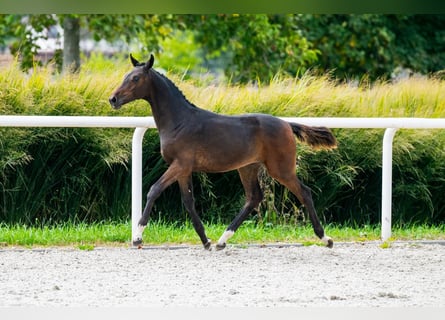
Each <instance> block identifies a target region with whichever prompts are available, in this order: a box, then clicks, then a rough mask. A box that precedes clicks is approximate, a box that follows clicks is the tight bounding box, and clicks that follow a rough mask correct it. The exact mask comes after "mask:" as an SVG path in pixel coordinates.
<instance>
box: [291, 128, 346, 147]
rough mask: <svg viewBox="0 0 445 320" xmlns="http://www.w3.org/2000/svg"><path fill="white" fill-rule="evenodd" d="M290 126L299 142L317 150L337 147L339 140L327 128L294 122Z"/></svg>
mask: <svg viewBox="0 0 445 320" xmlns="http://www.w3.org/2000/svg"><path fill="white" fill-rule="evenodd" d="M289 124H290V126H291V127H292V131H293V132H294V134H295V136H296V137H297V139H298V140H300V141H302V142H304V143H306V144H308V145H309V146H311V147H313V148H315V149H334V148H336V147H337V139H335V137H334V135H333V134H332V132H331V130H329V129H328V128H326V127H311V126H305V125H303V124H298V123H293V122H289Z"/></svg>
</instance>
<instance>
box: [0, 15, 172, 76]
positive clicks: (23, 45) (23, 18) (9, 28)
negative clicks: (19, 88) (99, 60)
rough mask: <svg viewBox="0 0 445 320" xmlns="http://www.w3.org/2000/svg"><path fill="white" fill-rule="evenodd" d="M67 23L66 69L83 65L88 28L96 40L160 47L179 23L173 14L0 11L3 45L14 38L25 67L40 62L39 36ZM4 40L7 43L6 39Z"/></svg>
mask: <svg viewBox="0 0 445 320" xmlns="http://www.w3.org/2000/svg"><path fill="white" fill-rule="evenodd" d="M56 24H60V25H61V26H62V27H63V31H64V32H63V36H64V48H63V66H64V69H67V70H69V71H75V70H77V69H78V68H79V66H80V49H79V41H80V37H79V32H80V30H81V29H84V30H86V31H88V32H90V33H91V35H92V37H93V38H94V39H95V40H100V39H106V40H109V41H111V42H112V41H116V40H123V41H125V42H127V43H130V42H131V41H135V42H138V43H141V44H142V45H141V47H140V50H141V51H144V50H145V51H151V50H153V51H155V52H156V51H157V50H159V40H160V39H162V38H165V37H166V36H168V35H169V34H170V33H171V32H172V31H173V28H172V27H170V24H173V25H174V24H175V21H174V20H173V15H162V16H158V15H64V14H61V15H0V26H1V27H0V32H1V33H0V34H1V35H2V37H0V45H2V44H3V45H5V41H6V40H7V39H13V41H12V45H11V52H12V53H13V54H19V55H20V58H21V65H22V67H23V68H24V69H28V68H31V67H32V66H33V65H34V63H36V60H35V56H36V55H37V52H38V49H39V46H38V45H37V41H36V40H38V39H42V38H43V39H44V38H47V35H46V33H45V31H47V30H48V29H49V28H50V27H51V26H54V25H56ZM2 42H3V43H2Z"/></svg>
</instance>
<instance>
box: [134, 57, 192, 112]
mask: <svg viewBox="0 0 445 320" xmlns="http://www.w3.org/2000/svg"><path fill="white" fill-rule="evenodd" d="M142 65H145V64H142ZM151 70H153V71H154V72H155V73H156V74H157V75H159V76H160V77H161V78H163V79H164V80H165V81H166V82H167V83H168V84H170V86H172V87H173V88H174V89H176V90H177V91H178V93H179V94H180V95H181V96H182V97H183V98H184V100H185V101H187V103H188V104H190V105H191V106H192V107H194V108H198V107H197V106H196V105H195V104H194V103H192V102H190V101H189V99H187V97H186V96H185V95H184V93H183V92H182V91H181V90H180V89H179V88H178V86H177V85H176V84H175V83H174V82H173V81H171V80H170V79H169V78H167V76H165V75H163V74H162V73H160V72H158V71H156V70H155V69H153V68H151Z"/></svg>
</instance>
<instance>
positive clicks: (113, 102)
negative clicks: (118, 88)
mask: <svg viewBox="0 0 445 320" xmlns="http://www.w3.org/2000/svg"><path fill="white" fill-rule="evenodd" d="M109 101H110V103H111V104H115V103H116V101H117V98H116V96H112V97H111V98H110V99H109Z"/></svg>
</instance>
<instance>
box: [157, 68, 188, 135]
mask: <svg viewBox="0 0 445 320" xmlns="http://www.w3.org/2000/svg"><path fill="white" fill-rule="evenodd" d="M152 76H153V77H154V79H153V81H152V88H150V90H151V91H152V92H151V94H150V95H151V99H150V100H149V101H148V102H149V103H150V105H151V110H152V113H153V117H154V119H155V122H156V126H157V128H158V130H159V132H160V133H161V134H163V133H168V132H172V131H173V130H175V128H177V127H178V126H180V124H181V123H183V122H184V121H187V118H188V117H189V116H190V110H191V109H192V108H193V107H192V106H191V105H190V103H189V102H188V101H187V99H185V97H184V95H183V94H182V93H181V92H180V91H179V89H178V88H177V87H176V86H175V85H174V84H173V83H172V82H170V80H168V79H167V78H165V77H163V76H161V75H160V74H158V73H157V72H153V75H152Z"/></svg>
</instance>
